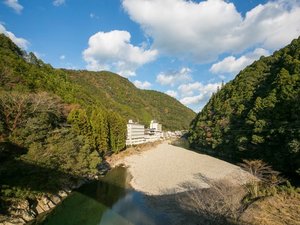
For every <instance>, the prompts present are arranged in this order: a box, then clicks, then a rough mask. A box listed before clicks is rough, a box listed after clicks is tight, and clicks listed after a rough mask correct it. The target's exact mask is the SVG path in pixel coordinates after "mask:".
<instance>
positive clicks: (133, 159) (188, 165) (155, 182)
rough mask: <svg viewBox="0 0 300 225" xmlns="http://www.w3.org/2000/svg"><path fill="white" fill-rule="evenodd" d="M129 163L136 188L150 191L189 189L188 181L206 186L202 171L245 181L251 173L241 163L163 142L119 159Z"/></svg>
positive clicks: (214, 176)
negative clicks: (187, 186) (200, 176)
mask: <svg viewBox="0 0 300 225" xmlns="http://www.w3.org/2000/svg"><path fill="white" fill-rule="evenodd" d="M118 164H124V165H125V166H127V167H128V170H129V172H130V174H131V175H132V177H133V178H132V180H131V185H132V187H133V188H134V189H136V190H139V191H142V192H145V193H147V194H150V195H161V194H166V193H176V192H181V191H185V188H184V187H182V184H184V183H192V184H193V185H197V186H199V187H203V188H206V187H208V185H207V184H206V183H205V182H204V181H203V180H202V179H201V178H199V174H201V175H202V176H205V177H207V178H209V179H212V180H219V179H226V180H228V181H230V182H232V183H234V184H242V183H244V182H245V181H246V180H248V179H249V177H250V176H249V174H248V173H246V172H244V171H243V170H241V169H240V168H239V167H238V166H235V165H233V164H230V163H227V162H225V161H222V160H219V159H216V158H213V157H210V156H207V155H203V154H199V153H196V152H193V151H189V150H186V149H184V148H180V147H176V146H173V145H170V144H167V143H162V144H160V145H158V146H156V147H155V148H153V149H150V150H148V151H144V152H141V153H140V154H137V155H131V156H128V157H126V158H124V159H122V160H120V161H118V162H117V165H118Z"/></svg>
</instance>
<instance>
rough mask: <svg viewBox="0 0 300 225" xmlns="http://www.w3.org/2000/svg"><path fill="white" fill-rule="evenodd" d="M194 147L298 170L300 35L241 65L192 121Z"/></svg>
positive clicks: (299, 162)
mask: <svg viewBox="0 0 300 225" xmlns="http://www.w3.org/2000/svg"><path fill="white" fill-rule="evenodd" d="M189 141H190V143H191V145H192V146H193V147H195V148H198V149H202V150H204V151H205V150H206V151H209V152H212V153H215V154H218V155H223V156H225V157H228V158H231V159H236V160H239V159H241V158H260V159H263V160H264V161H266V162H268V163H270V164H272V165H273V167H274V168H276V169H278V170H281V171H284V172H293V173H294V172H297V173H298V174H300V38H298V39H296V40H294V41H293V42H292V43H291V44H290V45H288V46H287V47H285V48H283V49H281V50H279V51H276V52H275V53H274V54H273V55H272V56H270V57H261V59H260V60H258V61H256V62H254V63H253V64H252V65H250V66H248V67H247V68H245V69H244V70H243V71H241V72H240V73H239V74H238V75H237V76H236V78H235V79H234V80H233V81H231V82H229V83H227V84H226V85H225V86H224V87H222V88H221V90H220V91H219V92H217V93H216V94H214V95H213V96H212V97H211V99H210V101H209V102H208V104H207V105H206V106H205V107H204V108H203V110H202V111H201V112H200V113H199V114H198V115H197V116H196V118H195V119H194V120H193V122H192V123H191V127H190V137H189Z"/></svg>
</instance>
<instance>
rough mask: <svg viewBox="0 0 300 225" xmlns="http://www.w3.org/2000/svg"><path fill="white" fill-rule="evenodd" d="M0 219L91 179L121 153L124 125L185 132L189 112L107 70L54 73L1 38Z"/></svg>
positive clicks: (191, 115) (52, 69)
mask: <svg viewBox="0 0 300 225" xmlns="http://www.w3.org/2000/svg"><path fill="white" fill-rule="evenodd" d="M0 59H1V60H0V181H1V182H0V216H1V214H2V213H3V212H5V210H7V206H11V205H15V204H14V203H15V201H19V200H20V199H27V200H28V201H29V200H30V201H31V202H33V204H35V203H36V201H37V200H36V198H37V197H38V196H41V195H44V194H47V193H56V192H57V191H58V190H61V189H62V188H65V187H69V186H72V183H74V181H77V180H80V179H82V178H87V177H91V176H94V175H95V174H97V172H98V170H97V166H98V165H99V163H100V162H101V159H102V157H103V156H104V155H106V154H110V153H112V152H119V151H120V150H122V149H124V148H125V139H126V120H127V119H129V118H131V119H135V120H139V121H140V122H143V123H149V122H150V120H151V119H158V120H159V121H160V122H162V123H163V125H164V128H166V129H184V128H187V127H188V125H189V122H190V120H191V119H192V118H193V117H194V112H193V111H191V110H190V109H188V108H187V107H185V106H183V105H182V104H180V103H179V102H178V101H177V100H175V99H173V98H171V97H169V96H168V95H165V94H163V93H159V92H155V91H144V90H140V89H138V88H136V87H135V86H134V85H133V84H132V83H130V82H129V81H128V80H127V79H125V78H123V77H121V76H119V75H116V74H113V73H110V72H99V73H96V72H88V71H71V70H64V69H54V68H53V67H52V66H51V65H49V64H45V63H44V62H42V61H41V60H39V59H37V58H36V57H35V55H34V54H32V53H29V54H27V53H26V52H24V51H22V50H21V49H20V48H18V47H17V46H16V45H15V44H14V43H13V42H12V41H11V40H10V39H9V38H7V37H6V36H4V35H3V34H0Z"/></svg>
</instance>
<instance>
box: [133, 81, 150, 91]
mask: <svg viewBox="0 0 300 225" xmlns="http://www.w3.org/2000/svg"><path fill="white" fill-rule="evenodd" d="M133 84H134V85H135V86H136V87H137V88H140V89H149V88H150V87H151V83H150V82H148V81H144V82H142V81H139V80H135V81H134V82H133Z"/></svg>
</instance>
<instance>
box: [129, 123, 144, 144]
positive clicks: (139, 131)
mask: <svg viewBox="0 0 300 225" xmlns="http://www.w3.org/2000/svg"><path fill="white" fill-rule="evenodd" d="M143 143H145V126H144V125H142V124H138V123H134V122H133V121H132V120H129V121H128V123H127V139H126V145H138V144H143Z"/></svg>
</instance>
